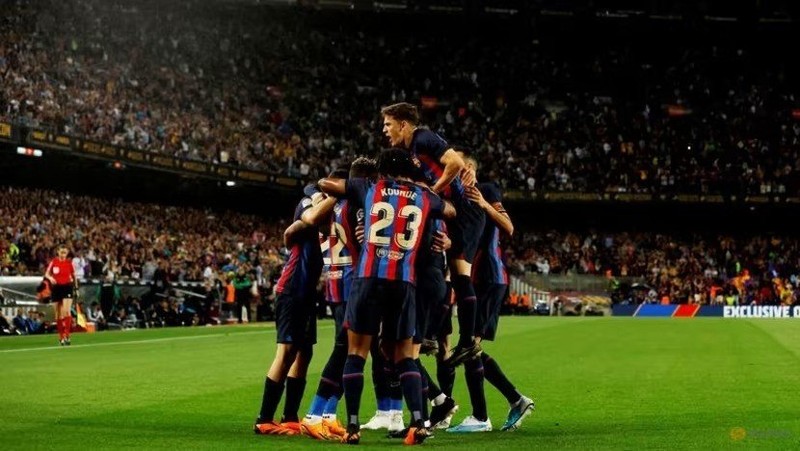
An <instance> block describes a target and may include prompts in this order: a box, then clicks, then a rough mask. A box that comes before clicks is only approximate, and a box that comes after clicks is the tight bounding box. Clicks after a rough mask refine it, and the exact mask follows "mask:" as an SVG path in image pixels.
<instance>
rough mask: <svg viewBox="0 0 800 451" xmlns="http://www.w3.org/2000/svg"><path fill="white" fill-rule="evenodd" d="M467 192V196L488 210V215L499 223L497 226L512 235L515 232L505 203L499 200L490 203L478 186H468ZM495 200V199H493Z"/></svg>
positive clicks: (484, 209)
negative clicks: (504, 205)
mask: <svg viewBox="0 0 800 451" xmlns="http://www.w3.org/2000/svg"><path fill="white" fill-rule="evenodd" d="M465 193H466V195H467V198H469V200H471V201H472V202H475V204H477V205H478V206H479V207H481V209H482V210H483V211H485V212H486V216H487V217H488V218H489V220H491V221H492V222H494V223H495V224H497V227H499V228H500V230H502V231H503V232H504V233H505V234H506V235H508V236H511V235H513V234H514V223H513V222H511V217H510V216H508V212H506V209H505V208H504V207H503V204H502V203H500V202H499V200H498V201H496V202H492V203H489V202H488V201H487V200H486V199H485V198H484V197H483V194H481V191H480V190H479V189H478V187H477V186H468V187H466V189H465ZM493 200H494V199H493Z"/></svg>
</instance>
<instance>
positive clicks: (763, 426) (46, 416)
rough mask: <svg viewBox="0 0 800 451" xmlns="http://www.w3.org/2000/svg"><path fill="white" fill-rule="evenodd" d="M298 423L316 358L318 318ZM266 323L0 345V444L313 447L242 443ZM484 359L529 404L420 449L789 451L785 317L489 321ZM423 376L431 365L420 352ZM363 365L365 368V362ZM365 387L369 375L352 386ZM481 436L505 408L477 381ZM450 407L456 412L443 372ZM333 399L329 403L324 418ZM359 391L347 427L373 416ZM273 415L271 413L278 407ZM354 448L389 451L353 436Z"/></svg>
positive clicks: (265, 354)
mask: <svg viewBox="0 0 800 451" xmlns="http://www.w3.org/2000/svg"><path fill="white" fill-rule="evenodd" d="M319 329H320V330H319V335H320V343H319V344H318V345H317V346H316V347H315V356H314V360H313V363H312V366H311V369H310V374H309V380H308V386H307V389H306V396H305V399H304V402H303V404H302V406H301V414H303V413H304V411H305V409H306V408H307V407H308V403H309V401H310V399H311V396H312V394H313V392H314V390H315V389H316V385H317V382H318V377H319V373H320V371H321V368H322V366H323V365H324V363H325V361H326V360H327V357H328V353H329V352H330V347H331V342H332V335H333V326H332V323H331V322H327V321H324V322H321V323H320V327H319ZM274 341H275V332H274V330H273V329H272V327H271V325H253V326H245V327H235V326H229V327H214V328H191V329H189V328H187V329H170V330H139V331H130V332H104V333H97V334H92V335H86V334H75V335H73V346H72V347H70V348H59V347H57V346H55V342H56V338H55V337H54V336H52V335H51V336H36V337H6V338H2V339H0V370H1V371H2V372H1V373H0V374H2V377H1V378H0V387H2V403H0V447H1V448H2V449H6V450H16V449H33V448H39V449H59V450H63V449H78V448H81V449H86V448H89V449H97V448H100V449H119V448H138V449H172V450H189V449H261V450H263V449H269V450H278V449H292V450H297V449H322V448H331V447H337V446H343V445H339V444H336V443H326V442H315V441H313V440H311V439H309V438H307V437H263V436H256V435H254V434H253V433H252V430H251V428H252V422H253V419H254V418H255V416H256V413H257V411H258V408H259V405H260V399H261V390H262V387H263V381H264V375H265V371H266V368H267V367H268V365H269V363H270V362H271V359H272V356H273V353H274V349H275V344H274ZM485 349H486V350H487V352H489V353H490V354H491V355H492V356H493V357H494V358H495V359H496V360H497V361H498V362H499V363H500V365H501V366H502V368H503V369H504V370H505V371H506V373H507V374H508V375H509V377H510V378H511V379H512V380H513V381H514V382H515V384H516V385H517V387H518V388H519V389H520V390H521V391H523V392H524V393H525V394H527V395H529V396H532V397H533V398H534V399H535V400H536V401H537V410H536V412H534V414H533V415H531V416H530V417H528V419H527V420H526V421H525V423H524V424H523V425H522V427H521V429H520V430H518V431H516V432H499V431H496V432H491V433H483V434H473V435H469V436H465V435H458V436H455V435H453V434H447V433H445V432H443V431H438V432H437V433H436V436H435V438H433V439H431V440H430V441H426V442H425V444H424V445H422V446H423V447H425V448H431V449H456V447H458V448H461V449H463V448H464V447H471V449H476V450H477V449H489V448H491V449H495V450H501V449H502V450H507V449H582V450H583V449H629V450H636V449H668V448H669V449H675V448H679V449H709V448H715V449H719V448H725V449H730V448H752V447H758V448H764V449H797V446H798V444H800V415H798V413H800V384H798V382H800V322H795V321H793V320H724V319H717V318H694V319H685V320H679V319H646V318H535V317H531V318H521V317H512V318H508V317H506V318H502V320H501V326H500V337H499V343H496V344H494V343H492V344H487V345H486V346H485ZM424 359H425V362H427V363H428V364H429V368H431V369H432V368H433V365H434V364H433V363H432V361H431V360H430V359H429V358H427V357H425V358H424ZM368 366H369V365H368ZM366 380H367V381H369V380H370V379H369V377H367V379H366ZM486 392H487V397H488V402H489V413H490V416H491V419H492V423H493V424H494V426H495V429H499V427H500V426H501V425H502V424H503V421H504V419H505V416H506V410H507V405H506V403H505V401H504V400H503V399H502V397H501V396H500V395H499V394H498V392H497V391H496V390H494V389H493V388H492V387H491V386H490V385H489V384H488V383H487V385H486ZM455 396H456V398H457V399H458V400H459V401H460V404H461V411H460V412H459V414H458V415H457V416H456V418H455V421H456V422H458V421H460V420H461V419H462V418H463V417H464V416H465V415H467V414H468V413H469V410H470V409H469V401H468V398H467V394H466V389H465V384H464V382H463V375H462V372H461V370H459V376H458V379H457V380H456V392H455ZM343 409H344V403H341V404H340V417H341V416H343ZM374 410H375V401H374V395H373V393H372V390H371V385H370V384H369V383H367V387H366V389H365V396H364V400H363V402H362V412H361V417H362V422H365V421H366V420H368V419H369V417H370V416H371V415H372V414H373V413H374ZM280 411H281V409H280V408H279V412H280ZM361 446H362V447H367V448H368V449H372V448H383V449H388V448H392V447H394V448H397V447H401V446H402V445H401V444H400V443H399V442H398V441H391V440H389V439H386V438H384V437H383V434H380V433H377V432H367V433H365V434H364V436H363V438H362V445H361Z"/></svg>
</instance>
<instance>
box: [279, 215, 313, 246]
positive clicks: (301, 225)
mask: <svg viewBox="0 0 800 451" xmlns="http://www.w3.org/2000/svg"><path fill="white" fill-rule="evenodd" d="M308 227H311V226H309V225H308V224H306V223H305V222H303V221H300V220H299V219H298V220H297V221H295V222H293V223H292V225H290V226H289V227H287V228H286V230H284V231H283V245H284V246H286V247H291V246H292V245H293V244H294V243H295V241H296V240H295V238H296V237H297V234H298V233H300V232H301V231H303V230H304V229H306V228H308Z"/></svg>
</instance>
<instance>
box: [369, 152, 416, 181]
mask: <svg viewBox="0 0 800 451" xmlns="http://www.w3.org/2000/svg"><path fill="white" fill-rule="evenodd" d="M377 165H378V174H380V175H382V176H389V177H406V178H410V179H414V180H416V179H417V177H418V175H417V173H418V172H419V171H418V169H417V166H416V165H415V164H414V162H413V161H412V160H411V154H409V153H408V151H407V150H404V149H398V148H396V147H393V148H391V149H385V150H383V151H381V153H380V155H378V160H377Z"/></svg>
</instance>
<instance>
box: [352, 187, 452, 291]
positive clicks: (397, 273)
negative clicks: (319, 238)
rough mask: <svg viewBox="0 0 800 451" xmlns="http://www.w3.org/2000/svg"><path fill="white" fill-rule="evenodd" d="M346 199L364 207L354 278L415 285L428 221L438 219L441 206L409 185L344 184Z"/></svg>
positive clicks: (433, 197)
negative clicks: (360, 242) (360, 247)
mask: <svg viewBox="0 0 800 451" xmlns="http://www.w3.org/2000/svg"><path fill="white" fill-rule="evenodd" d="M347 198H348V199H350V200H354V201H356V202H360V203H363V205H364V246H363V247H362V249H361V255H360V256H359V259H358V266H357V267H356V277H373V278H378V279H385V280H397V281H403V282H408V283H411V284H416V277H417V276H416V268H415V265H416V260H417V256H418V254H419V252H420V246H421V243H422V240H423V236H424V233H425V227H426V226H427V224H428V220H429V219H430V218H441V217H442V214H443V210H444V203H443V202H442V200H441V199H440V198H439V196H437V195H436V194H434V193H433V192H432V191H430V190H428V189H426V188H423V187H421V186H419V185H416V184H414V183H411V182H404V181H399V180H394V179H380V180H378V181H376V182H372V181H369V180H366V179H350V180H348V181H347Z"/></svg>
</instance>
